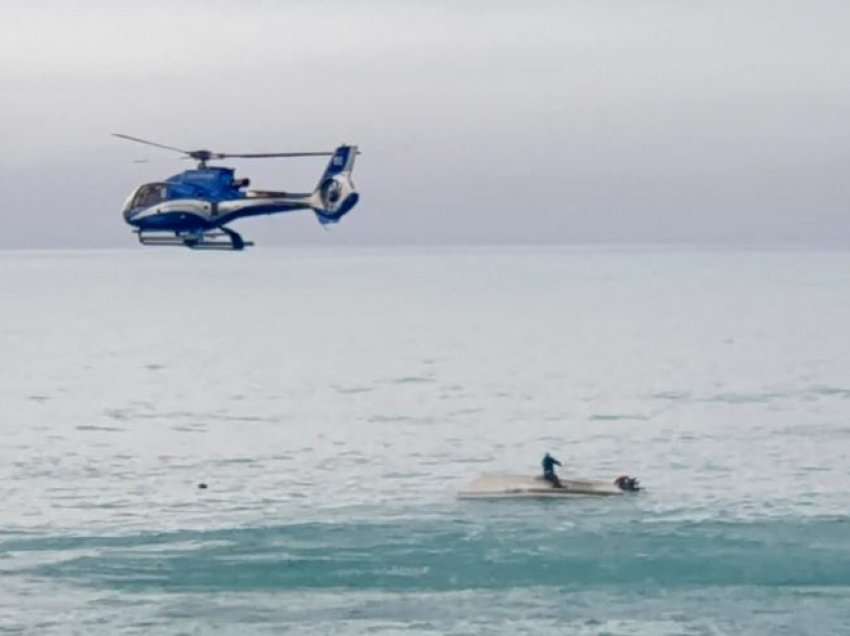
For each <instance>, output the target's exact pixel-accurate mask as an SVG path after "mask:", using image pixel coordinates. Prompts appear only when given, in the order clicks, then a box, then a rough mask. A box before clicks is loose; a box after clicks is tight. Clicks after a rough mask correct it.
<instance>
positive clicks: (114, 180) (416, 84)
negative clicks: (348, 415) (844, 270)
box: [0, 0, 850, 247]
mask: <svg viewBox="0 0 850 636" xmlns="http://www.w3.org/2000/svg"><path fill="white" fill-rule="evenodd" d="M120 4H121V3H117V2H72V1H69V0H65V1H63V2H55V3H43V2H41V3H39V2H32V1H27V2H17V1H16V0H5V1H4V2H2V3H0V86H2V90H0V115H2V117H0V140H2V156H0V193H2V197H3V209H2V215H0V218H2V219H3V227H2V232H0V247H53V246H60V247H66V246H67V247H88V246H97V247H101V246H104V247H111V246H115V247H120V246H132V245H133V241H134V238H133V237H132V236H131V235H130V228H129V227H128V226H126V225H124V222H123V219H122V218H121V216H120V209H121V206H122V204H123V201H124V199H125V198H126V196H127V194H128V193H129V192H130V190H132V189H133V188H134V187H135V186H136V185H138V184H140V183H143V182H146V181H155V180H159V179H162V178H164V177H167V176H169V175H171V174H174V173H176V172H179V171H180V170H182V169H184V168H186V167H187V162H185V161H181V160H179V159H178V158H176V157H173V156H171V155H170V154H169V153H168V152H166V151H160V150H157V149H154V148H150V149H149V148H145V147H143V146H136V145H134V144H131V143H130V142H125V141H121V140H118V139H114V138H112V137H110V136H109V133H111V132H113V131H115V132H123V133H127V134H130V135H135V136H140V137H146V138H150V139H154V140H157V141H161V142H163V143H166V144H172V145H176V146H180V147H190V148H196V147H207V148H212V149H214V150H220V151H224V152H263V151H266V152H268V151H302V150H328V149H332V148H333V147H334V146H336V145H337V144H339V143H342V142H348V143H357V144H359V145H360V147H361V149H362V151H363V155H362V156H361V157H360V158H359V159H358V163H357V166H356V168H355V171H354V179H355V182H356V183H357V185H358V187H359V189H360V191H361V196H362V198H361V202H360V204H359V206H358V207H357V208H355V210H354V211H353V212H352V213H351V214H350V215H349V216H348V217H347V218H346V219H345V220H344V221H343V222H342V223H340V225H339V226H338V227H336V228H334V229H333V231H331V232H324V231H323V230H322V229H321V228H320V227H319V225H318V224H317V223H316V222H315V220H314V219H313V218H312V215H311V214H304V213H301V214H293V215H278V216H274V217H264V218H260V219H248V220H244V221H241V222H237V224H236V225H235V227H236V228H237V229H238V230H240V231H241V232H243V234H244V235H245V236H246V238H250V239H253V240H255V241H256V242H258V243H259V244H267V245H268V244H282V243H324V244H330V245H333V244H351V243H426V244H430V243H534V242H546V243H553V242H556V243H588V242H594V243H595V242H617V243H619V242H636V243H655V242H687V243H694V242H696V243H707V244H725V243H747V244H753V243H757V244H788V243H792V244H793V243H800V244H830V245H835V244H844V243H845V242H847V241H848V240H850V179H848V168H850V81H848V78H850V3H848V2H846V1H834V2H833V1H818V0H814V1H811V2H799V1H794V2H790V1H782V0H769V1H768V0H765V1H747V0H738V1H731V0H730V1H729V2H707V1H706V2H689V1H686V0H677V1H674V0H669V1H666V0H655V1H651V0H649V1H644V2H641V1H636V0H620V1H615V0H608V1H606V0H592V1H591V0H587V1H566V2H527V1H524V2H519V1H517V2H510V3H506V2H495V1H488V2H401V1H394V2H377V1H372V2H362V3H359V2H317V1H310V2H276V1H268V2H261V1H255V2H251V1H245V2H232V1H230V2H226V3H225V2H211V1H209V0H205V1H203V2H200V1H199V2H192V1H187V0H184V1H182V2H158V1H156V0H153V1H148V2H145V3H139V4H140V5H143V6H132V5H129V4H128V5H126V8H120ZM134 4H135V3H134ZM138 159H148V160H149V162H148V163H134V160H138ZM231 165H234V166H235V167H236V168H237V169H238V172H239V173H240V174H241V175H243V176H250V177H251V178H252V181H253V185H255V186H257V187H261V188H262V187H265V188H281V189H289V190H295V191H298V190H305V189H310V188H312V186H313V185H314V183H315V181H316V179H317V178H318V175H319V174H320V172H321V170H322V168H323V166H324V161H323V160H321V159H300V160H292V159H289V160H284V159H280V160H267V161H257V160H254V161H251V160H241V161H235V162H233V163H232V164H231Z"/></svg>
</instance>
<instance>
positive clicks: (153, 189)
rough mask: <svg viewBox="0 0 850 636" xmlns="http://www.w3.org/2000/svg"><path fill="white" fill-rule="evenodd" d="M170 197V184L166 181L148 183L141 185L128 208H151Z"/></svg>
mask: <svg viewBox="0 0 850 636" xmlns="http://www.w3.org/2000/svg"><path fill="white" fill-rule="evenodd" d="M167 198H168V185H167V184H165V183H147V184H145V185H143V186H140V187H139V189H138V190H136V192H135V194H134V195H133V196H132V197H131V198H130V201H129V203H128V204H127V209H128V210H134V209H136V208H149V207H150V206H152V205H156V204H157V203H160V202H162V201H165V200H166V199H167Z"/></svg>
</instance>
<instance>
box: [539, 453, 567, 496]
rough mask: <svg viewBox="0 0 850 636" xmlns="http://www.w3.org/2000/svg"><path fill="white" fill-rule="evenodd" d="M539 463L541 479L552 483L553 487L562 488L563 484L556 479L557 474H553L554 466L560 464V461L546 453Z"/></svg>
mask: <svg viewBox="0 0 850 636" xmlns="http://www.w3.org/2000/svg"><path fill="white" fill-rule="evenodd" d="M541 464H542V465H543V479H545V480H546V481H548V482H549V483H550V484H552V487H553V488H563V487H564V485H563V484H562V483H561V480H560V479H558V475H557V474H555V466H561V462H559V461H558V460H557V459H555V458H554V457H552V456H551V455H550V454H549V453H546V456H545V457H544V458H543V461H542V462H541Z"/></svg>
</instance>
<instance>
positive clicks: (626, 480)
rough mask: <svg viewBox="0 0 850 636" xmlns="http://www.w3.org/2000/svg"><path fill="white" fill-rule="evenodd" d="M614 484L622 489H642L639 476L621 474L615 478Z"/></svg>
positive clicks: (632, 490)
mask: <svg viewBox="0 0 850 636" xmlns="http://www.w3.org/2000/svg"><path fill="white" fill-rule="evenodd" d="M614 485H616V486H617V488H619V489H620V490H628V491H630V492H634V491H637V490H640V482H638V480H637V477H629V476H628V475H620V476H619V477H617V479H615V480H614Z"/></svg>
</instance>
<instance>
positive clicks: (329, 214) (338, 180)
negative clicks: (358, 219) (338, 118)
mask: <svg viewBox="0 0 850 636" xmlns="http://www.w3.org/2000/svg"><path fill="white" fill-rule="evenodd" d="M357 155H358V152H357V146H340V147H339V148H337V149H336V151H335V152H334V154H333V157H331V160H330V161H329V162H328V167H327V168H325V172H324V173H323V174H322V178H321V179H319V184H318V185H317V186H316V191H315V192H314V193H313V206H312V207H313V210H314V211H315V213H316V218H318V219H319V223H321V224H323V225H324V224H327V223H337V222H338V221H339V220H340V219H341V218H342V217H343V216H345V215H346V214H348V212H350V211H351V208H353V207H354V206H355V205H356V204H357V201H358V200H359V199H360V195H359V194H358V193H357V189H356V188H355V187H354V182H353V181H352V180H351V171H352V169H353V168H354V158H355V157H356V156H357Z"/></svg>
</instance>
